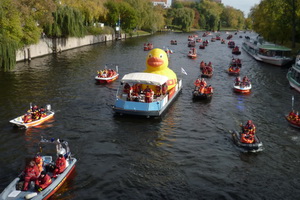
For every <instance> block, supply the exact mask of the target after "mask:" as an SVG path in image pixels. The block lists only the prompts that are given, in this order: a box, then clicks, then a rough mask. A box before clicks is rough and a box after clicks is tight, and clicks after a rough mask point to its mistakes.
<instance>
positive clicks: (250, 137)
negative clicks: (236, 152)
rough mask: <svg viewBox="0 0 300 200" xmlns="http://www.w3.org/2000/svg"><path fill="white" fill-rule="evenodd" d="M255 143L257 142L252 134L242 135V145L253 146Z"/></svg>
mask: <svg viewBox="0 0 300 200" xmlns="http://www.w3.org/2000/svg"><path fill="white" fill-rule="evenodd" d="M254 141H255V140H254V136H253V135H252V134H246V133H242V134H241V142H242V143H247V144H252V143H254Z"/></svg>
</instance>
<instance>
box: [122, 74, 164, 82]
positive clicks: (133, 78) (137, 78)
mask: <svg viewBox="0 0 300 200" xmlns="http://www.w3.org/2000/svg"><path fill="white" fill-rule="evenodd" d="M167 81H168V77H166V76H163V75H159V74H152V73H142V72H138V73H130V74H126V75H125V76H124V77H123V78H122V80H121V82H122V83H143V84H149V85H162V84H164V83H165V82H167Z"/></svg>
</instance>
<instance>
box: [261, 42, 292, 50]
mask: <svg viewBox="0 0 300 200" xmlns="http://www.w3.org/2000/svg"><path fill="white" fill-rule="evenodd" d="M259 48H260V49H267V50H273V51H292V49H290V48H287V47H284V46H280V45H274V44H263V45H260V46H259Z"/></svg>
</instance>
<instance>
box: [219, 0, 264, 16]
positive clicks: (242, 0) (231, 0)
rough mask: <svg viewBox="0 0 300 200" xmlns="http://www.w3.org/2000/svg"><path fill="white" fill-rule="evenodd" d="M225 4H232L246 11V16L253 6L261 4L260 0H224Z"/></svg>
mask: <svg viewBox="0 0 300 200" xmlns="http://www.w3.org/2000/svg"><path fill="white" fill-rule="evenodd" d="M222 3H223V4H224V5H225V6H231V7H233V8H236V9H239V10H241V11H243V12H244V14H245V17H247V16H248V14H249V12H250V9H251V7H253V6H254V5H255V4H259V3H260V0H222Z"/></svg>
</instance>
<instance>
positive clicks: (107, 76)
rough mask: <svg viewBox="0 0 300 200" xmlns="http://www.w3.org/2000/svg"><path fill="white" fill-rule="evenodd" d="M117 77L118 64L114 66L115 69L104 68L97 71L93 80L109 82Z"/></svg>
mask: <svg viewBox="0 0 300 200" xmlns="http://www.w3.org/2000/svg"><path fill="white" fill-rule="evenodd" d="M118 78H119V73H118V66H116V70H113V69H106V67H105V69H104V70H100V71H98V75H97V76H96V77H95V80H96V81H97V82H99V83H110V82H113V81H115V80H117V79H118Z"/></svg>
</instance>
